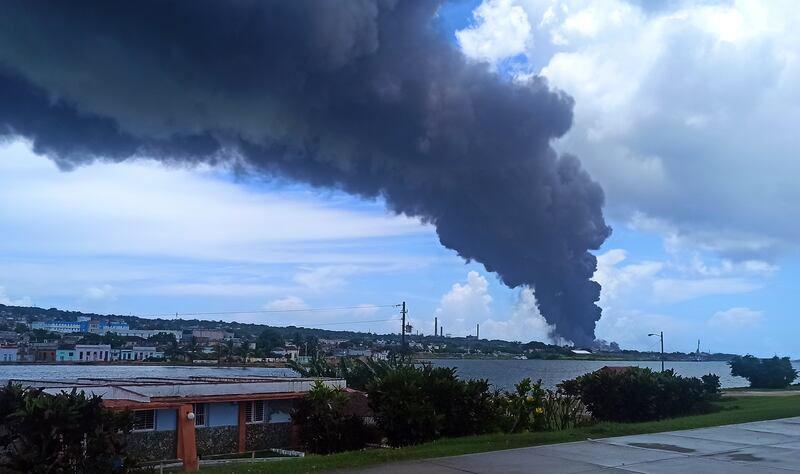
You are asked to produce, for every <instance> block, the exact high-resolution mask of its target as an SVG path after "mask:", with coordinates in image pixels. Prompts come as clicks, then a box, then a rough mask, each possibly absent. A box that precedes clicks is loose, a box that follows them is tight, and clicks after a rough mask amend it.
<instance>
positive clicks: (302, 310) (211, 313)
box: [145, 304, 398, 317]
mask: <svg viewBox="0 0 800 474" xmlns="http://www.w3.org/2000/svg"><path fill="white" fill-rule="evenodd" d="M397 306H398V305H396V304H383V305H377V304H370V305H358V306H338V307H333V308H296V309H260V310H259V309H257V310H250V311H209V312H200V313H161V314H150V315H145V316H150V317H159V316H161V317H173V316H175V317H178V316H217V315H228V314H262V313H315V312H321V311H341V310H346V309H372V308H395V307H397Z"/></svg>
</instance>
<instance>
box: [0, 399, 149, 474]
mask: <svg viewBox="0 0 800 474" xmlns="http://www.w3.org/2000/svg"><path fill="white" fill-rule="evenodd" d="M132 421H133V420H132V417H131V414H130V412H115V411H111V410H108V409H106V408H104V407H103V404H102V399H101V398H100V397H97V396H91V397H87V396H86V395H85V394H84V393H83V392H75V391H74V390H73V391H72V392H71V393H66V392H61V393H59V394H57V395H50V394H46V393H44V392H42V391H41V390H37V389H26V388H22V387H20V386H19V385H11V384H9V385H6V386H5V387H4V388H2V389H0V472H8V473H20V474H21V473H51V472H52V473H73V474H84V473H86V474H88V473H110V472H127V471H128V470H130V469H132V468H135V467H136V463H135V461H134V460H133V459H131V458H129V457H128V456H127V455H126V454H125V442H124V438H125V435H126V434H127V433H128V432H130V429H131V426H132Z"/></svg>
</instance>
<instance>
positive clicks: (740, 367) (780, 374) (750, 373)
mask: <svg viewBox="0 0 800 474" xmlns="http://www.w3.org/2000/svg"><path fill="white" fill-rule="evenodd" d="M728 365H730V366H731V375H734V376H737V377H744V378H746V379H747V380H749V381H750V386H751V387H753V388H786V387H787V386H788V385H789V384H790V383H792V382H794V379H796V378H797V371H796V370H795V369H794V367H792V363H791V361H789V358H788V357H782V358H781V357H778V356H775V357H773V358H771V359H758V358H756V357H753V356H751V355H749V354H748V355H746V356H744V357H740V356H736V357H734V358H733V359H731V361H730V362H728Z"/></svg>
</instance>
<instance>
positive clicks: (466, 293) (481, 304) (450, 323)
mask: <svg viewBox="0 0 800 474" xmlns="http://www.w3.org/2000/svg"><path fill="white" fill-rule="evenodd" d="M491 304H492V296H491V295H490V294H489V282H488V281H487V280H486V277H484V276H483V275H481V274H480V273H478V272H475V271H471V272H469V273H468V274H467V281H466V282H464V283H454V284H453V286H452V288H450V291H448V292H447V293H445V294H444V296H442V299H441V301H439V307H438V308H436V311H435V314H436V316H437V317H438V318H439V325H440V326H441V325H443V326H444V330H445V333H446V334H447V333H449V334H453V335H458V336H462V335H467V334H474V333H475V324H477V323H478V322H480V321H483V320H485V319H487V318H488V317H489V316H490V315H491V313H492V309H491Z"/></svg>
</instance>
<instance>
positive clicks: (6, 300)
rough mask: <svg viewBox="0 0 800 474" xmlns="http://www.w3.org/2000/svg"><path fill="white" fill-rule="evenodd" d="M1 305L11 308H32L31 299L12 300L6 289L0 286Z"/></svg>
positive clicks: (25, 297)
mask: <svg viewBox="0 0 800 474" xmlns="http://www.w3.org/2000/svg"><path fill="white" fill-rule="evenodd" d="M0 304H4V305H9V306H32V302H31V299H30V298H29V297H27V296H24V297H22V298H12V297H10V296H8V294H7V293H6V289H5V287H3V286H0Z"/></svg>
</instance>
